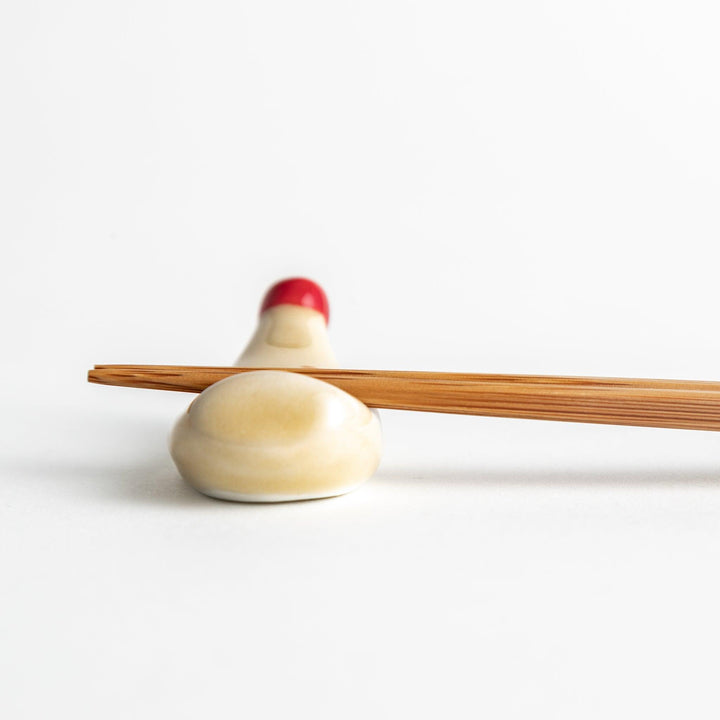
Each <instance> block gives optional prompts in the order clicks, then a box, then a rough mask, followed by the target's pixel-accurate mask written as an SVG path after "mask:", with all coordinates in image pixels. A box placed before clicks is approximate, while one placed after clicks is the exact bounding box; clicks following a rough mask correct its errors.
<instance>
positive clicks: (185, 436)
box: [170, 370, 381, 502]
mask: <svg viewBox="0 0 720 720" xmlns="http://www.w3.org/2000/svg"><path fill="white" fill-rule="evenodd" d="M170 445H171V452H172V456H173V459H174V460H175V463H176V464H177V466H178V468H179V470H180V473H181V474H182V476H183V477H184V478H185V479H186V480H187V481H188V482H189V483H190V484H191V485H193V487H195V488H197V489H198V490H200V492H203V493H205V494H207V495H212V496H214V497H218V498H222V499H226V500H243V501H250V502H278V501H286V500H302V499H309V498H320V497H330V496H332V495H340V494H342V493H345V492H348V491H350V490H352V489H354V488H356V487H357V486H358V485H360V484H361V483H362V482H364V481H365V480H367V479H368V478H369V477H370V476H371V475H372V474H373V472H374V471H375V469H376V468H377V466H378V463H379V461H380V450H381V437H380V424H379V422H378V419H377V416H376V415H375V414H374V413H372V412H371V411H370V410H369V409H368V408H367V407H366V406H365V405H363V404H362V403H361V402H360V401H359V400H357V399H356V398H354V397H353V396H352V395H349V394H348V393H346V392H344V391H342V390H339V389H338V388H336V387H334V386H332V385H329V384H328V383H325V382H321V381H320V380H316V379H315V378H311V377H307V376H305V375H296V374H294V373H287V372H280V371H276V370H258V371H257V372H252V373H243V374H242V375H236V376H233V377H229V378H226V379H225V380H222V381H220V382H218V383H215V384H214V385H211V386H210V387H209V388H208V389H207V390H205V391H204V392H203V393H202V394H201V395H200V396H199V397H198V398H197V399H196V400H195V402H193V404H192V405H191V407H190V408H189V409H188V412H187V413H185V415H183V416H182V418H180V420H179V421H178V423H177V425H176V426H175V429H174V431H173V435H172V438H171V444H170Z"/></svg>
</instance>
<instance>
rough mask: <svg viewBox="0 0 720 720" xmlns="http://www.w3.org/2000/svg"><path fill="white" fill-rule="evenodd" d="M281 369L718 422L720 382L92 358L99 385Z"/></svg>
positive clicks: (561, 406)
mask: <svg viewBox="0 0 720 720" xmlns="http://www.w3.org/2000/svg"><path fill="white" fill-rule="evenodd" d="M263 369H264V370H276V371H277V370H283V371H286V372H294V373H300V374H303V375H309V376H311V377H314V378H317V379H319V380H323V381H325V382H328V383H330V384H331V385H335V386H336V387H338V388H340V389H341V390H345V391H346V392H348V393H350V394H351V395H354V396H355V397H357V398H358V399H359V400H361V401H362V402H364V403H365V404H366V405H369V406H370V407H376V408H386V409H395V410H415V411H421V412H440V413H456V414H463V415H485V416H492V417H507V418H525V419H531V420H557V421H564V422H584V423H599V424H606V425H636V426H645V427H665V428H682V429H689V430H713V431H719V430H720V383H719V382H704V381H692V380H651V379H639V378H592V377H566V376H552V375H496V374H476V373H436V372H415V371H410V370H395V371H393V370H334V369H333V370H326V369H321V368H239V367H202V366H181V365H96V366H95V368H94V369H93V370H91V371H90V372H89V373H88V381H89V382H93V383H100V384H103V385H120V386H126V387H137V388H149V389H157V390H179V391H183V392H201V391H202V390H204V389H205V388H206V387H208V386H210V385H212V384H213V383H215V382H218V381H219V380H222V379H224V378H226V377H229V376H230V375H234V374H238V373H243V372H256V371H258V370H263Z"/></svg>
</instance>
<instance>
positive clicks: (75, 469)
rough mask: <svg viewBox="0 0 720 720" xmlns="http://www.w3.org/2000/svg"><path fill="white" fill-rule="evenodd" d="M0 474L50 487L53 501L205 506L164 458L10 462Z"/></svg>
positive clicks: (2, 468)
mask: <svg viewBox="0 0 720 720" xmlns="http://www.w3.org/2000/svg"><path fill="white" fill-rule="evenodd" d="M0 472H2V473H3V474H4V475H6V476H8V477H13V478H16V479H19V480H21V481H22V482H23V483H24V484H28V483H31V484H33V485H35V486H37V485H38V484H40V483H53V488H52V492H53V495H55V496H56V497H57V496H58V495H63V494H68V495H81V496H84V497H86V498H90V499H92V498H95V499H99V500H108V501H112V502H117V501H118V500H125V501H128V502H136V503H141V504H147V503H151V504H160V505H168V506H173V507H177V506H178V505H187V506H190V505H200V504H203V503H207V502H208V499H207V498H206V497H205V496H203V495H201V494H200V493H198V492H196V491H195V490H193V489H192V488H191V487H189V486H188V485H186V484H185V483H184V482H183V481H182V479H181V478H180V476H179V475H178V474H177V472H176V471H175V469H174V467H173V466H172V463H171V462H169V460H168V459H167V458H164V457H150V458H148V459H147V460H146V461H138V462H137V463H135V464H127V465H119V464H118V465H112V464H107V463H102V462H95V463H87V464H78V463H63V462H47V461H45V462H43V461H40V462H38V461H36V460H35V461H30V460H29V461H23V460H15V461H13V460H10V461H3V462H2V463H0ZM46 489H47V488H46Z"/></svg>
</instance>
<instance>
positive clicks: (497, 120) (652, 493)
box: [0, 0, 720, 720]
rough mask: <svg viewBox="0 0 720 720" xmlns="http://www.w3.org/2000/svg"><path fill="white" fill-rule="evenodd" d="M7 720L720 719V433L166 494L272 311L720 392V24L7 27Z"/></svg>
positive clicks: (416, 436)
mask: <svg viewBox="0 0 720 720" xmlns="http://www.w3.org/2000/svg"><path fill="white" fill-rule="evenodd" d="M0 15H1V17H0V60H2V62H0V81H1V82H0V87H2V88H3V110H2V112H0V158H1V160H0V206H1V207H0V242H2V255H3V257H2V278H1V282H0V307H1V308H2V318H1V319H2V326H1V327H0V337H1V338H2V347H1V352H0V379H1V380H2V407H1V410H0V438H1V441H0V716H1V717H2V718H3V720H5V718H8V720H15V719H16V718H23V719H25V718H32V719H33V720H34V719H36V718H43V719H44V718H48V717H53V718H65V717H67V718H73V719H74V720H76V719H83V718H92V719H93V720H96V719H97V718H103V719H104V720H114V719H116V718H118V719H119V718H123V719H125V718H152V719H153V720H157V719H158V718H166V717H167V718H174V719H177V720H180V719H182V718H197V717H203V718H225V717H232V718H237V717H247V718H271V719H274V718H294V717H299V718H306V717H307V718H313V719H319V718H333V719H337V718H393V719H395V718H421V717H427V718H477V717H486V718H492V719H505V718H523V719H525V718H568V719H572V720H576V719H577V718H583V719H594V718H602V719H603V720H604V719H605V718H632V719H633V720H635V719H636V718H653V719H657V718H693V719H694V720H696V719H705V718H707V719H708V720H709V719H711V718H712V720H716V719H717V717H718V716H719V715H720V696H719V695H718V685H717V681H718V670H719V669H720V668H719V663H718V647H720V612H718V607H720V577H719V573H718V568H719V567H720V436H718V435H717V434H714V433H709V432H690V431H682V430H658V429H642V428H622V427H602V426H591V425H572V424H561V423H557V424H554V423H545V422H535V421H518V420H503V419H486V418H479V417H455V416H442V415H424V414H411V413H402V412H383V413H382V419H383V427H384V441H385V450H384V456H383V461H382V464H381V467H380V469H379V471H378V472H377V474H376V475H375V477H373V478H372V479H371V480H370V481H369V482H368V483H367V484H366V485H365V486H363V487H362V488H361V489H360V490H358V491H357V492H355V493H353V494H350V495H347V496H344V497H340V498H336V499H331V500H321V501H312V502H303V503H289V504H278V505H256V506H253V505H244V504H234V503H228V502H220V501H214V500H210V499H208V498H206V497H203V496H201V495H199V494H197V493H195V492H194V491H193V490H191V489H190V488H189V487H187V486H186V485H185V484H184V483H183V482H182V481H181V479H180V478H179V476H178V474H177V472H176V470H175V468H174V466H173V464H172V461H171V460H170V458H169V455H168V453H167V446H166V441H167V435H168V432H169V429H170V427H171V425H172V423H173V422H174V420H175V418H176V417H177V416H178V415H179V414H180V413H181V412H182V411H183V410H184V408H185V406H186V404H187V403H188V401H189V396H185V395H181V394H174V393H162V392H151V391H145V390H132V389H121V388H108V387H99V386H91V385H88V384H87V383H86V382H85V374H86V372H87V370H88V368H90V367H91V366H92V364H93V363H123V362H128V363H169V364H183V363H185V364H227V363H230V362H232V361H233V360H234V358H235V357H236V356H237V354H238V353H239V352H240V350H241V349H242V348H243V345H244V343H245V342H246V341H247V339H248V337H249V336H250V334H251V332H252V330H253V327H254V323H255V317H256V310H257V305H258V303H259V301H260V297H261V295H262V293H263V292H264V291H265V289H266V288H267V286H268V285H269V284H270V283H272V282H273V281H275V280H277V279H279V278H281V277H284V276H288V275H307V276H309V277H312V278H314V279H316V280H318V281H319V282H320V283H321V284H322V285H323V286H324V287H325V288H326V290H327V291H328V295H329V297H330V303H331V324H330V331H331V340H332V342H333V345H334V347H335V349H336V351H337V354H338V357H339V358H340V360H341V362H342V363H343V364H344V365H345V366H347V367H360V368H389V369H424V370H458V371H476V372H482V371H485V372H508V373H512V372H518V373H554V374H572V375H607V376H630V377H660V378H668V377H669V378H684V379H708V380H713V379H714V380H718V379H720V336H719V335H718V332H717V328H718V322H717V315H718V308H719V307H720V295H719V291H718V271H717V268H718V250H717V248H718V238H720V215H718V211H717V207H718V205H717V199H718V197H720V176H719V175H718V172H717V168H718V167H720V135H719V134H718V132H717V128H718V127H720V103H719V102H718V84H717V68H718V67H720V45H719V44H718V43H717V37H718V31H717V30H718V25H719V22H718V20H719V18H718V9H717V7H716V4H714V3H710V2H690V3H684V4H682V7H681V6H680V4H679V3H666V4H660V5H658V4H657V3H654V2H650V1H649V0H647V1H644V0H629V2H622V3H609V4H604V5H603V6H602V8H600V7H599V6H597V5H594V4H584V5H582V4H577V3H566V2H561V1H560V0H551V1H550V2H546V3H541V4H538V3H534V2H529V1H528V2H520V3H509V4H503V3H500V4H482V3H480V4H478V3H475V2H457V3H455V2H453V3H433V2H430V1H427V2H426V1H424V0H423V1H420V2H417V3H405V2H396V1H395V0H391V1H390V2H382V3H372V2H370V3H341V4H338V3H334V2H314V1H313V2H309V3H293V2H289V0H288V1H287V2H283V1H280V2H277V3H275V2H273V3H249V2H239V3H238V2H217V3H215V2H212V3H202V4H199V3H192V2H188V1H187V0H181V1H180V2H173V3H165V2H160V1H159V0H158V1H156V0H149V1H148V0H144V1H143V2H132V1H131V2H125V3H96V2H89V1H87V2H85V1H84V0H83V1H80V2H76V3H59V4H58V3H52V2H50V1H49V0H41V1H40V2H38V3H31V4H23V3H14V4H13V3H10V4H7V3H6V4H5V6H3V8H2V10H0Z"/></svg>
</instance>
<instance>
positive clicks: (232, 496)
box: [195, 483, 364, 503]
mask: <svg viewBox="0 0 720 720" xmlns="http://www.w3.org/2000/svg"><path fill="white" fill-rule="evenodd" d="M363 484H364V483H358V484H357V485H352V486H350V487H347V488H343V489H341V490H337V491H333V492H329V493H322V494H321V495H314V494H313V493H304V494H299V495H282V494H279V493H278V494H267V495H249V494H248V495H246V494H244V493H236V492H229V491H226V490H200V489H199V488H195V490H197V491H198V492H199V493H201V494H202V495H206V496H207V497H211V498H214V499H216V500H229V501H231V502H243V503H279V502H280V503H281V502H297V501H298V500H322V499H323V498H331V497H338V496H339V495H346V494H347V493H350V492H353V491H354V490H357V489H358V488H359V487H360V486H361V485H363Z"/></svg>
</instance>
